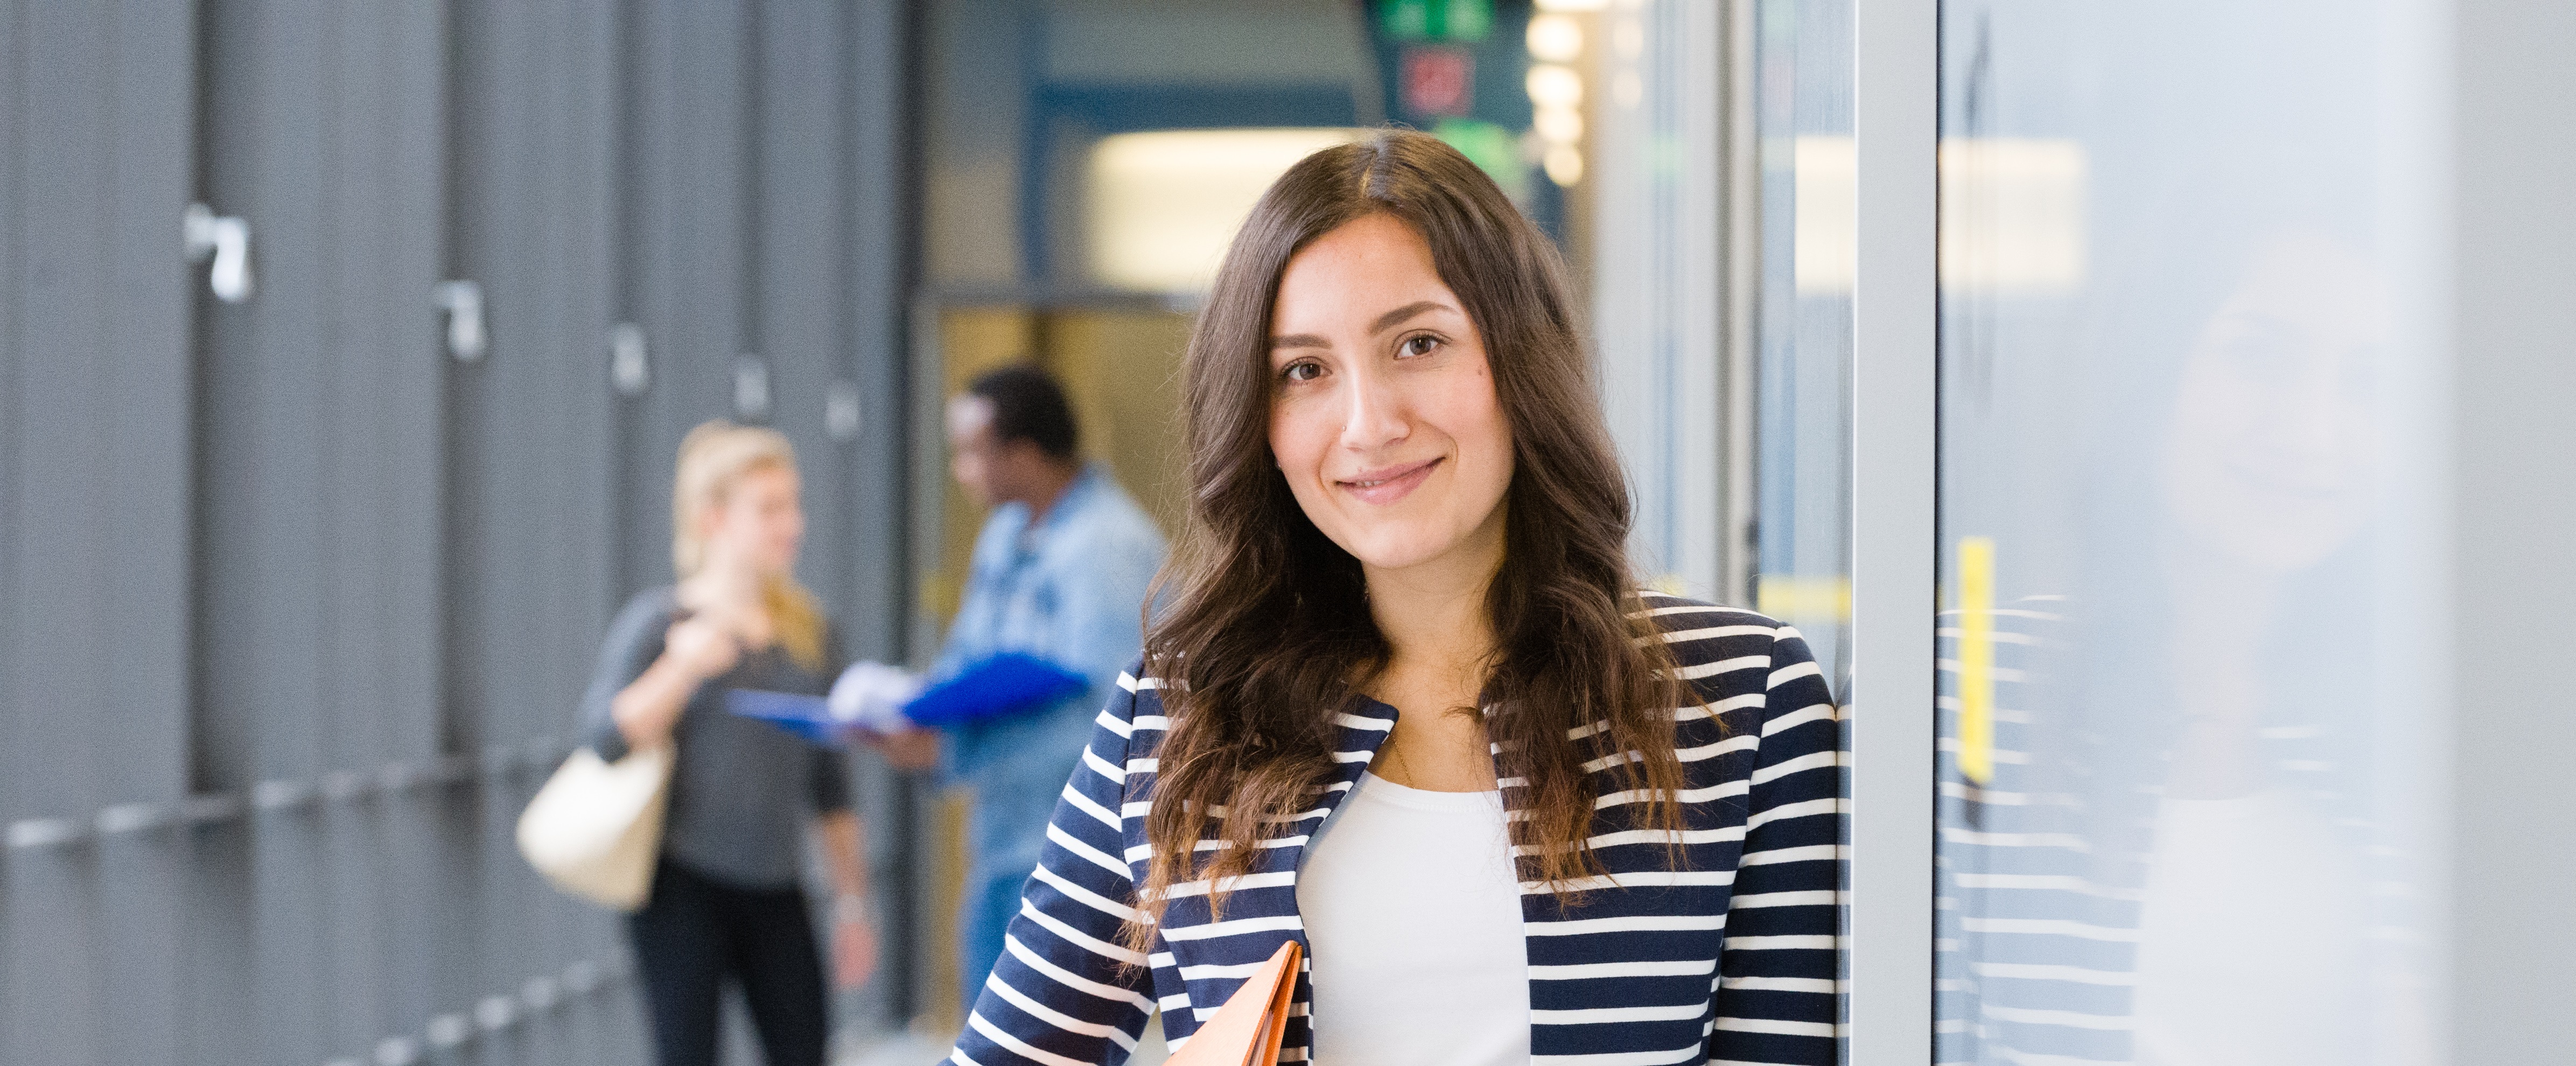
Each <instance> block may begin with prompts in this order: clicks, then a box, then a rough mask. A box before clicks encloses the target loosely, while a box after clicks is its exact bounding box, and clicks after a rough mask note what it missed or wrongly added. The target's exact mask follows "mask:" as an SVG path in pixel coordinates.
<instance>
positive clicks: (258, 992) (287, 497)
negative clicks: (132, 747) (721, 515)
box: [196, 0, 443, 1062]
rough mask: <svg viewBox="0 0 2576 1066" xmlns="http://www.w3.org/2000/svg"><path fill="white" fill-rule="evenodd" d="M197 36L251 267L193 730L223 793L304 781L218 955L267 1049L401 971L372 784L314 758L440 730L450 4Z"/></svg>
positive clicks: (207, 473) (227, 346)
mask: <svg viewBox="0 0 2576 1066" xmlns="http://www.w3.org/2000/svg"><path fill="white" fill-rule="evenodd" d="M202 29H203V33H204V39H203V44H202V47H203V49H204V53H203V63H204V69H205V72H206V74H205V77H204V79H203V81H202V84H203V86H204V91H205V93H206V99H205V101H204V105H203V110H202V120H201V122H202V124H201V126H200V143H201V145H202V146H203V148H202V151H203V169H202V184H201V186H200V191H201V192H202V193H203V194H204V196H205V197H206V198H207V200H208V201H209V202H210V203H211V204H213V205H215V206H216V207H217V209H218V210H219V211H220V212H221V213H223V214H227V215H234V216H238V217H240V218H242V219H244V220H246V221H247V223H248V224H249V226H250V228H251V231H252V241H253V248H254V251H253V253H252V254H253V262H254V267H253V269H254V271H255V276H256V278H257V287H256V294H255V295H254V296H253V297H252V298H251V299H249V300H247V301H245V302H241V303H231V304H217V305H210V306H208V307H207V308H206V309H205V312H204V316H203V318H202V319H201V323H202V332H201V335H200V336H201V345H200V349H199V351H200V364H199V365H200V377H199V380H200V382H201V386H202V391H201V394H200V402H199V405H198V414H199V418H198V427H199V438H198V445H199V463H198V467H197V470H198V475H199V485H200V490H199V504H200V511H199V515H200V520H201V526H200V530H201V538H200V540H199V542H198V545H197V548H198V551H197V556H196V558H197V561H198V563H199V565H200V567H201V574H202V579H201V582H200V584H199V587H198V597H197V601H196V604H197V611H198V614H197V617H198V619H199V621H200V640H199V643H198V652H199V660H198V661H199V670H200V673H199V679H200V682H201V685H202V687H201V690H200V692H201V697H202V703H201V706H202V707H203V712H204V713H203V718H202V725H203V726H204V729H203V730H202V734H203V736H204V737H205V738H206V742H205V743H204V744H203V745H202V746H201V749H200V751H201V754H202V756H203V762H202V765H203V768H204V770H205V776H206V778H207V783H208V784H210V785H213V786H216V787H224V788H241V787H243V786H246V785H250V784H252V783H254V782H261V781H278V782H295V783H297V788H283V787H271V788H267V789H263V790H262V792H263V793H264V794H265V795H267V796H268V798H270V799H271V800H272V802H271V803H268V804H264V805H262V807H263V809H262V810H260V811H259V812H258V813H256V814H255V815H254V816H253V818H252V825H251V827H250V833H249V838H250V854H249V856H248V865H249V869H248V871H247V873H248V876H249V878H250V888H249V891H248V893H247V894H246V896H245V897H244V898H242V899H241V900H239V901H238V906H239V907H240V908H241V910H240V911H235V912H234V913H233V915H232V916H231V917H232V918H233V920H244V919H246V920H247V922H248V924H249V927H250V929H251V935H250V937H249V938H248V942H247V943H246V944H244V945H242V947H244V948H246V949H247V957H246V958H236V959H225V958H221V957H216V958H212V959H209V960H208V964H209V971H214V972H219V971H221V970H222V969H224V968H226V967H228V966H229V967H232V968H234V970H235V972H237V973H239V974H241V975H243V977H244V978H246V979H247V980H248V981H249V983H250V984H251V985H252V992H251V994H250V996H249V999H250V1002H249V1004H248V1006H249V1008H250V1014H251V1016H252V1017H254V1018H255V1019H256V1027H255V1031H254V1032H253V1033H252V1034H250V1047H251V1048H253V1049H254V1054H255V1055H256V1057H257V1058H258V1059H261V1060H265V1061H276V1062H321V1061H327V1060H330V1059H333V1058H337V1057H341V1056H345V1055H350V1054H363V1053H365V1052H366V1051H367V1050H368V1049H369V1048H370V1047H372V1046H373V1044H374V1043H375V1042H376V1041H377V1040H378V1039H380V1038H381V1037H383V1036H384V1035H385V1034H386V1033H387V1031H388V1028H389V1026H391V1025H393V1024H395V1023H394V1020H393V1019H394V1018H396V1017H398V1016H399V1014H400V1012H399V1011H396V1010H394V1009H393V1008H392V1007H391V1006H389V1002H390V1000H391V998H392V996H393V993H391V992H390V991H389V989H391V988H394V987H398V985H399V984H400V983H408V982H405V981H403V979H401V978H400V977H398V975H397V973H396V970H397V968H398V967H404V966H407V965H411V964H412V960H409V959H404V958H402V957H401V955H402V952H401V951H400V950H399V949H400V945H398V944H393V943H389V942H387V941H385V940H382V939H380V938H379V937H378V936H376V935H375V931H376V930H377V929H379V928H381V926H382V925H383V923H385V922H386V921H388V920H389V918H388V908H387V905H386V900H387V898H388V894H389V891H390V887H391V886H390V884H389V875H388V868H387V866H386V864H385V862H384V861H383V857H384V854H385V850H386V841H385V839H384V834H382V833H380V832H378V831H376V830H375V828H374V827H373V826H372V824H371V821H370V819H368V818H366V817H364V811H365V809H366V807H367V805H368V804H370V803H373V802H377V800H375V799H368V798H362V794H363V793H364V792H365V791H366V790H365V789H364V788H363V787H362V786H363V782H362V781H360V780H358V779H352V778H332V777H329V776H327V775H331V774H334V773H358V772H372V771H374V770H375V769H376V768H378V767H381V766H383V765H384V764H385V763H387V762H388V761H392V760H402V761H405V762H407V763H410V764H413V765H419V764H422V763H424V762H425V761H426V760H428V759H429V758H430V757H431V756H432V754H433V753H434V752H435V750H436V749H435V744H434V738H435V733H436V723H437V715H436V711H437V696H438V688H437V684H436V678H437V673H436V664H437V662H438V660H439V631H438V610H437V598H438V589H439V569H438V568H439V547H440V537H439V529H440V526H439V511H438V498H437V491H438V485H439V430H438V425H439V422H438V419H439V407H440V399H441V395H440V390H441V374H442V372H443V370H442V362H441V360H442V359H443V356H442V355H441V353H440V352H439V349H438V347H437V344H436V338H437V333H436V323H435V321H434V319H433V313H432V310H431V307H430V303H429V301H430V295H431V287H432V286H433V285H434V284H435V283H436V282H438V281H439V280H441V279H440V277H439V271H438V266H439V255H440V245H439V240H440V234H439V231H438V218H439V213H440V209H441V206H442V197H443V191H442V185H443V180H442V179H443V175H442V170H443V163H442V155H443V151H442V143H441V142H442V138H441V136H440V130H441V126H442V122H443V116H442V111H441V108H442V99H443V84H442V76H441V64H442V60H443V52H442V33H441V25H440V12H439V11H438V9H437V8H436V7H434V6H420V5H390V6H388V5H373V4H361V3H334V2H325V0H282V2H275V3H259V4H244V5H223V6H220V7H215V8H210V9H209V11H208V12H207V17H206V18H205V19H204V20H203V26H202ZM316 788H318V789H319V794H318V795H314V796H310V797H299V796H298V791H299V790H310V789H316ZM242 911H246V912H247V913H242ZM211 976H212V973H211V972H201V973H200V975H199V978H200V981H201V982H202V981H204V980H205V979H206V978H208V977H211ZM412 980H416V978H413V979H412ZM206 991H207V992H208V993H209V994H219V993H214V992H213V991H212V990H206Z"/></svg>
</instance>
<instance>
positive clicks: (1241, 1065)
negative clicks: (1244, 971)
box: [1164, 940, 1305, 1066]
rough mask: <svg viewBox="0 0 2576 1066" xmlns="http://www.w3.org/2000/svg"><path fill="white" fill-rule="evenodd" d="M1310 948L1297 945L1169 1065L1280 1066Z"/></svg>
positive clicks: (1264, 968)
mask: <svg viewBox="0 0 2576 1066" xmlns="http://www.w3.org/2000/svg"><path fill="white" fill-rule="evenodd" d="M1304 950H1305V949H1304V948H1302V947H1300V946H1299V945H1298V943H1297V942H1296V941H1294V940H1291V941H1289V942H1287V943H1285V944H1281V945H1279V951H1278V952H1277V953H1276V954H1273V955H1271V956H1270V961H1268V962H1265V963H1262V964H1261V968H1260V969H1258V970H1254V971H1252V976H1250V977H1247V978H1244V980H1243V987H1241V988H1238V989H1235V990H1234V998H1232V999H1228V1000H1226V1001H1225V1006H1222V1007H1219V1008H1217V1011H1216V1015H1215V1016H1214V1017H1211V1018H1209V1019H1208V1020H1207V1024H1205V1025H1202V1026H1199V1028H1198V1031H1197V1032H1195V1033H1192V1034H1190V1042H1189V1043H1186V1044H1183V1045H1181V1049H1180V1050H1179V1051H1176V1052H1173V1053H1172V1057H1171V1058H1169V1059H1166V1060H1164V1061H1165V1062H1166V1063H1168V1064H1169V1066H1278V1064H1279V1042H1280V1041H1281V1040H1283V1039H1285V1038H1286V1037H1287V1036H1288V998H1289V996H1290V995H1291V994H1292V993H1294V992H1296V990H1297V960H1298V959H1299V957H1301V955H1302V954H1303V952H1304Z"/></svg>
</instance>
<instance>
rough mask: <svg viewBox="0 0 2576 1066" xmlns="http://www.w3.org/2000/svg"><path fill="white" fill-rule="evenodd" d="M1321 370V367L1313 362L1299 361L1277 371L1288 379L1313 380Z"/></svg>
mask: <svg viewBox="0 0 2576 1066" xmlns="http://www.w3.org/2000/svg"><path fill="white" fill-rule="evenodd" d="M1323 372H1324V368H1323V367H1320V366H1317V365H1315V364H1313V363H1304V362H1299V363H1290V364H1288V366H1287V368H1286V369H1284V370H1281V371H1280V372H1279V376H1280V377H1282V378H1286V379H1287V380H1290V381H1313V380H1315V379H1316V378H1317V377H1318V376H1321V375H1322V374H1323Z"/></svg>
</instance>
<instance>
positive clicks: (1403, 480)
mask: <svg viewBox="0 0 2576 1066" xmlns="http://www.w3.org/2000/svg"><path fill="white" fill-rule="evenodd" d="M1443 458H1445V457H1443ZM1440 463H1441V459H1425V460H1423V461H1421V462H1419V463H1407V464H1404V465H1402V466H1390V467H1387V468H1385V469H1383V470H1369V471H1364V472H1362V473H1361V475H1360V476H1359V477H1355V478H1348V479H1345V480H1341V481H1336V482H1334V483H1333V484H1335V485H1339V486H1341V488H1342V491H1344V492H1347V493H1350V494H1351V495H1353V496H1355V497H1358V498H1359V501H1360V502H1361V503H1366V504H1374V505H1376V506H1379V507H1384V506H1386V505H1387V504H1390V503H1394V502H1395V501H1397V500H1401V499H1403V498H1405V497H1406V496H1408V495H1411V494H1412V492H1413V490H1414V489H1417V488H1420V487H1421V486H1422V483H1423V482H1424V481H1425V480H1428V479H1429V478H1430V477H1431V468H1432V467H1435V466H1438V465H1440Z"/></svg>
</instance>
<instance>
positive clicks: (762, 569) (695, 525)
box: [583, 420, 875, 1066]
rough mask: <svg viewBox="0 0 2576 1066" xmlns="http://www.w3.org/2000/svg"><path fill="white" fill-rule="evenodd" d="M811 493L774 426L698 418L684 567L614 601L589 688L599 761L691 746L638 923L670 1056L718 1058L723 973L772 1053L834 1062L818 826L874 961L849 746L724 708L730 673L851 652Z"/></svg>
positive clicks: (680, 515)
mask: <svg viewBox="0 0 2576 1066" xmlns="http://www.w3.org/2000/svg"><path fill="white" fill-rule="evenodd" d="M798 492H799V487H798V481H797V476H796V455H795V452H794V450H793V449H792V448H790V447H789V445H788V443H787V438H786V437H784V436H782V435H780V434H779V433H777V432H776V431H774V430H769V429H762V428H758V427H751V426H737V425H734V424H732V423H729V422H725V421H721V420H719V421H714V422H709V423H707V424H705V425H702V426H699V427H698V428H696V429H694V430H691V431H690V433H689V435H688V437H687V438H686V439H684V440H682V441H681V442H680V457H679V472H678V476H677V479H676V484H675V485H674V486H673V488H672V493H671V504H672V505H671V561H672V564H673V568H674V569H675V570H676V571H677V573H678V577H679V581H678V583H677V584H676V585H671V586H666V587H663V588H657V589H652V590H649V591H646V592H644V593H642V594H641V595H638V596H636V597H635V599H634V600H633V601H632V602H630V603H628V604H627V605H626V609H625V610H624V611H622V612H620V613H619V614H618V617H617V620H616V622H615V623H613V624H612V625H611V626H610V630H609V634H608V641H607V645H606V647H604V648H602V649H601V651H600V659H599V670H598V673H597V674H596V675H595V677H594V678H593V680H592V682H591V686H590V692H589V695H588V696H587V697H586V698H585V699H584V701H583V711H584V714H585V715H586V716H587V719H588V742H589V744H590V745H591V746H592V747H594V748H596V749H597V750H598V752H599V754H600V755H601V756H602V757H603V758H607V759H610V760H614V759H617V758H619V757H620V756H623V755H624V754H625V753H626V752H627V751H629V750H631V749H635V748H649V747H656V746H661V745H669V744H676V745H677V746H678V747H677V757H676V763H675V768H674V770H673V771H672V775H671V789H670V806H669V811H668V813H667V814H666V816H665V821H664V826H665V827H664V829H663V835H662V854H661V859H660V862H659V865H658V867H657V868H656V870H655V872H654V876H653V893H652V898H651V900H650V902H648V903H647V904H646V905H645V907H644V909H642V910H640V911H638V912H636V913H635V914H633V915H631V916H630V917H629V918H628V920H627V931H628V935H629V937H630V939H631V941H632V943H633V945H634V950H635V958H636V961H637V964H638V968H639V969H640V971H641V972H642V975H643V978H644V990H645V997H646V1001H647V1005H648V1006H649V1008H650V1012H651V1016H652V1023H653V1037H654V1046H655V1048H656V1052H657V1059H658V1061H659V1062H660V1063H662V1064H663V1066H698V1064H712V1063H714V1062H715V1061H716V1056H717V1051H716V1049H717V1047H718V1039H717V1037H718V1033H717V1026H718V1018H719V1017H720V1014H719V1012H718V993H719V992H720V990H721V988H722V986H723V985H724V983H725V982H726V981H728V980H730V981H733V982H736V983H738V984H739V985H740V986H741V988H742V991H743V997H744V999H745V1001H746V1002H747V1003H748V1005H749V1006H750V1008H751V1016H752V1021H753V1023H754V1025H755V1027H756V1028H757V1029H758V1030H759V1036H760V1043H761V1046H762V1049H763V1051H764V1054H765V1057H766V1059H767V1060H768V1062H769V1064H770V1066H820V1064H821V1063H822V1062H823V1060H824V1051H825V1046H826V1043H827V1038H828V1036H829V1017H828V1012H827V1010H826V1007H825V1004H826V996H825V989H824V984H823V969H822V960H821V958H820V957H819V955H818V953H817V951H816V943H815V935H814V929H813V925H812V923H811V921H810V920H809V919H808V917H807V914H808V911H807V905H806V897H805V892H804V890H803V888H802V887H801V884H802V882H801V879H800V877H799V874H800V863H801V860H802V857H803V855H804V853H805V848H804V833H805V831H806V829H807V827H808V826H812V827H813V828H815V829H816V830H818V831H819V835H820V836H821V838H822V844H823V848H822V850H823V853H824V855H825V856H827V857H828V860H829V863H830V866H831V871H830V873H831V878H832V883H833V885H834V887H835V889H836V890H837V891H838V893H839V898H838V900H837V905H836V906H835V907H834V909H833V915H834V921H833V923H832V925H833V929H832V949H833V961H834V964H835V969H836V970H837V973H838V980H839V984H840V986H841V987H844V988H853V987H857V986H858V985H860V984H863V983H864V982H865V981H866V980H867V977H868V974H869V972H870V970H871V969H873V967H874V965H875V936H874V931H873V929H872V928H871V926H870V924H869V920H868V917H867V906H866V902H865V901H866V898H867V897H866V892H867V885H868V871H867V866H866V860H865V858H864V855H865V852H864V850H863V849H862V848H861V847H860V834H859V821H858V817H857V816H856V815H855V814H853V813H852V812H851V809H850V795H849V786H848V782H847V779H846V777H845V776H844V768H843V766H842V763H841V760H840V758H839V757H838V756H837V755H835V754H834V753H833V752H831V751H830V750H828V749H825V748H822V747H820V746H817V745H814V744H811V743H808V742H807V741H804V740H802V739H799V738H797V737H796V736H794V735H792V734H790V733H788V732H786V731H785V730H782V729H779V728H777V727H775V726H772V725H769V724H767V723H765V722H761V721H757V720H754V719H750V718H743V717H739V716H736V715H732V714H728V713H726V712H725V710H724V708H723V706H722V705H721V694H722V692H723V691H724V690H725V689H728V688H755V689H769V690H773V691H781V692H800V693H808V694H812V695H822V694H824V693H825V692H826V691H828V690H829V688H830V686H831V683H832V679H833V677H834V676H835V675H837V674H838V673H839V672H840V670H841V668H842V667H843V666H844V665H845V660H844V657H843V655H842V652H841V648H840V640H839V636H838V634H836V633H835V632H834V631H833V629H832V626H831V623H830V622H829V621H827V620H826V619H825V618H824V617H823V612H822V609H821V607H820V605H818V604H817V603H816V602H815V600H814V596H813V594H812V593H810V592H808V591H806V590H805V588H804V587H803V586H801V585H799V584H798V583H797V581H796V577H795V567H796V553H797V549H798V547H799V546H800V545H801V543H802V541H803V540H804V536H805V515H804V511H803V509H802V508H801V507H800V505H799V504H798V499H797V497H798Z"/></svg>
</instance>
